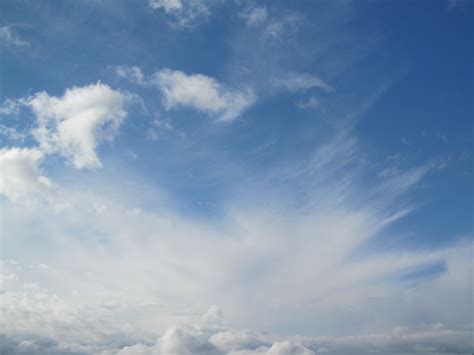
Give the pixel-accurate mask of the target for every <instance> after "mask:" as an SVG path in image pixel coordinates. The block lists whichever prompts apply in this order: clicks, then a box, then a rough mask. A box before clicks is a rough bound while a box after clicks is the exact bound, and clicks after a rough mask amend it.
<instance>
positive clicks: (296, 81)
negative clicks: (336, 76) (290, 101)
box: [272, 73, 333, 91]
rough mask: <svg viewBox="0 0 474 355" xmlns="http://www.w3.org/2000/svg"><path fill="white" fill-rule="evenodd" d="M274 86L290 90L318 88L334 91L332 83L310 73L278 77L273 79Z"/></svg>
mask: <svg viewBox="0 0 474 355" xmlns="http://www.w3.org/2000/svg"><path fill="white" fill-rule="evenodd" d="M272 84H273V86H275V87H277V88H281V89H286V90H288V91H307V90H309V89H313V88H318V89H322V90H324V91H332V90H333V88H332V86H331V85H329V84H327V83H326V82H325V81H323V80H322V79H321V78H320V77H318V76H317V75H314V74H310V73H288V74H286V75H283V76H280V77H276V78H274V79H273V80H272Z"/></svg>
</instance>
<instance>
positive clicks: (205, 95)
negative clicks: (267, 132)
mask: <svg viewBox="0 0 474 355" xmlns="http://www.w3.org/2000/svg"><path fill="white" fill-rule="evenodd" d="M115 73H116V74H117V75H118V76H120V77H123V78H126V79H128V80H130V81H132V82H134V83H137V84H139V85H143V86H148V87H156V88H158V89H159V90H160V91H161V93H162V95H163V103H164V106H165V108H166V109H167V110H171V109H177V108H182V107H185V108H186V107H187V108H192V109H195V110H198V111H200V112H204V113H207V114H208V115H210V116H212V117H214V118H216V119H217V120H218V121H231V120H233V119H235V118H237V117H238V116H239V115H241V114H242V113H243V112H244V111H245V110H246V109H248V108H249V107H250V106H251V105H253V103H254V102H255V100H256V98H255V95H254V93H253V92H252V90H250V89H247V90H236V89H233V88H230V87H228V86H226V85H224V84H222V83H220V82H219V81H217V80H216V79H215V78H212V77H209V76H206V75H203V74H186V73H184V72H182V71H179V70H171V69H168V68H164V69H161V70H159V71H157V72H156V73H155V74H154V75H153V76H151V77H146V76H145V75H144V74H143V72H142V71H141V69H140V68H138V67H133V66H132V67H128V66H118V67H116V68H115Z"/></svg>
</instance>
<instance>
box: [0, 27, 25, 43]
mask: <svg viewBox="0 0 474 355" xmlns="http://www.w3.org/2000/svg"><path fill="white" fill-rule="evenodd" d="M0 43H3V44H4V45H6V46H9V47H16V48H20V47H29V46H30V43H29V42H27V41H25V40H24V39H22V38H21V37H20V36H19V35H18V34H17V33H16V32H15V30H13V28H12V27H11V26H1V27H0Z"/></svg>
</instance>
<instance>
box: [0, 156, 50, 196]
mask: <svg viewBox="0 0 474 355" xmlns="http://www.w3.org/2000/svg"><path fill="white" fill-rule="evenodd" d="M42 160H43V153H42V152H41V151H39V150H38V149H34V148H3V149H1V150H0V171H1V174H0V194H2V195H4V196H6V197H7V198H8V199H10V200H12V201H18V200H20V199H26V198H41V199H42V198H44V197H45V196H46V195H47V193H48V191H49V190H50V189H51V187H52V183H51V181H50V180H49V179H48V178H47V177H46V176H44V175H43V174H42V172H41V169H40V164H41V161H42Z"/></svg>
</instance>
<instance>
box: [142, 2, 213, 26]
mask: <svg viewBox="0 0 474 355" xmlns="http://www.w3.org/2000/svg"><path fill="white" fill-rule="evenodd" d="M209 5H210V1H203V0H149V1H148V6H149V8H150V9H152V10H153V11H155V10H162V11H164V12H165V13H166V14H167V15H169V16H172V17H173V21H172V22H171V25H172V26H174V27H178V28H191V27H192V26H194V25H195V24H196V23H198V22H199V21H201V20H202V19H205V18H206V17H207V16H208V15H209V14H210V10H209Z"/></svg>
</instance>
